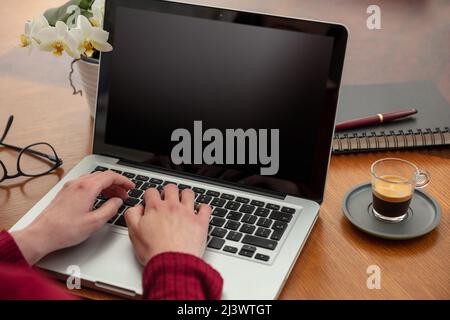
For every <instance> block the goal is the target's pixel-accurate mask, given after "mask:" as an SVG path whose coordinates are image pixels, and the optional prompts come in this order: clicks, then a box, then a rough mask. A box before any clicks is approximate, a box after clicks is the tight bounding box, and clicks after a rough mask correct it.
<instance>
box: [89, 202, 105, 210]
mask: <svg viewBox="0 0 450 320" xmlns="http://www.w3.org/2000/svg"><path fill="white" fill-rule="evenodd" d="M105 202H106V201H105V200H99V201H97V202H96V203H95V204H94V205H93V207H92V209H94V210H97V209H98V208H100V207H101V206H102V205H103V204H104V203H105Z"/></svg>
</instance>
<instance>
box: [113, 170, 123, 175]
mask: <svg viewBox="0 0 450 320" xmlns="http://www.w3.org/2000/svg"><path fill="white" fill-rule="evenodd" d="M111 171H112V172H115V173H118V174H122V171H120V170H117V169H111Z"/></svg>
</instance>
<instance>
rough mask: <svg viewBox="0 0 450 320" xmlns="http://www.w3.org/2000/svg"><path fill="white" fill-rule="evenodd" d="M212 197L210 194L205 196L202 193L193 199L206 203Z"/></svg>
mask: <svg viewBox="0 0 450 320" xmlns="http://www.w3.org/2000/svg"><path fill="white" fill-rule="evenodd" d="M211 199H212V197H211V196H207V195H204V194H201V195H199V196H198V197H197V199H196V200H195V201H197V202H199V203H206V204H208V203H209V202H210V201H211Z"/></svg>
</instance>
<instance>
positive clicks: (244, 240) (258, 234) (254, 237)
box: [92, 166, 296, 262]
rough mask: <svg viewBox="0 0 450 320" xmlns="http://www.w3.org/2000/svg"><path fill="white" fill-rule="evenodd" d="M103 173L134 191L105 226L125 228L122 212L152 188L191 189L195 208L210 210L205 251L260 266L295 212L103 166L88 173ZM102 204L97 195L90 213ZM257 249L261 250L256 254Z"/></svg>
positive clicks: (104, 199)
mask: <svg viewBox="0 0 450 320" xmlns="http://www.w3.org/2000/svg"><path fill="white" fill-rule="evenodd" d="M106 170H111V171H114V172H116V173H119V174H122V175H123V176H125V177H127V178H129V179H131V180H132V181H133V182H134V183H135V184H136V187H135V189H132V190H129V192H128V196H129V198H128V199H127V200H126V201H125V202H124V204H123V205H122V206H121V207H120V209H119V211H118V213H117V215H116V216H115V217H113V218H112V219H111V220H109V221H108V223H110V224H113V225H116V226H121V227H125V228H126V227H127V224H126V222H125V217H124V213H125V211H126V210H127V209H128V208H130V207H133V206H135V205H137V204H141V203H142V202H143V196H144V193H145V191H146V190H147V189H149V188H156V189H158V190H159V191H160V192H161V191H162V190H163V188H164V186H165V185H167V184H170V183H173V184H176V185H177V186H178V188H179V189H180V190H182V189H187V188H189V189H192V191H194V192H195V194H196V197H195V201H196V204H200V203H204V204H208V205H210V206H211V208H212V215H211V220H210V222H209V230H208V239H207V247H208V248H210V249H213V250H218V251H223V252H227V253H229V254H234V255H239V256H242V257H247V258H252V259H256V260H260V261H264V262H269V261H270V260H272V259H273V258H274V254H270V252H275V249H276V248H277V246H278V244H279V242H280V240H281V238H282V236H283V234H284V233H285V231H286V229H287V228H288V225H289V223H290V222H291V221H292V219H293V217H294V214H295V213H296V210H295V209H294V208H290V207H284V206H279V205H277V204H273V203H268V202H263V201H259V200H254V199H251V198H246V197H239V196H234V195H231V194H227V193H221V192H218V191H214V190H209V189H205V188H199V187H194V186H190V185H187V184H177V183H175V182H172V181H169V180H166V181H164V180H161V179H158V178H152V177H149V176H145V175H137V174H134V173H131V172H123V171H120V170H116V169H109V168H106V167H103V166H97V167H96V168H95V169H94V171H92V172H95V171H106ZM106 200H108V198H107V197H106V196H104V195H99V196H98V197H97V200H96V202H95V204H94V209H98V208H99V207H100V206H101V205H102V204H103V203H105V201H106ZM260 249H265V250H264V252H260V251H261V250H260Z"/></svg>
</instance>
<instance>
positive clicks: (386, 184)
mask: <svg viewBox="0 0 450 320" xmlns="http://www.w3.org/2000/svg"><path fill="white" fill-rule="evenodd" d="M370 171H371V174H372V195H373V202H372V206H373V209H372V211H373V214H374V215H375V217H377V218H378V219H380V220H383V221H386V222H400V221H402V220H404V219H405V218H406V217H407V215H408V209H409V205H410V203H411V199H412V197H413V195H414V190H415V189H416V188H423V187H425V186H427V185H428V183H430V175H429V174H428V173H427V172H425V171H423V170H419V169H418V168H417V166H416V165H415V164H413V163H411V162H409V161H406V160H403V159H397V158H385V159H380V160H378V161H375V162H374V163H373V164H372V166H371V169H370Z"/></svg>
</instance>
